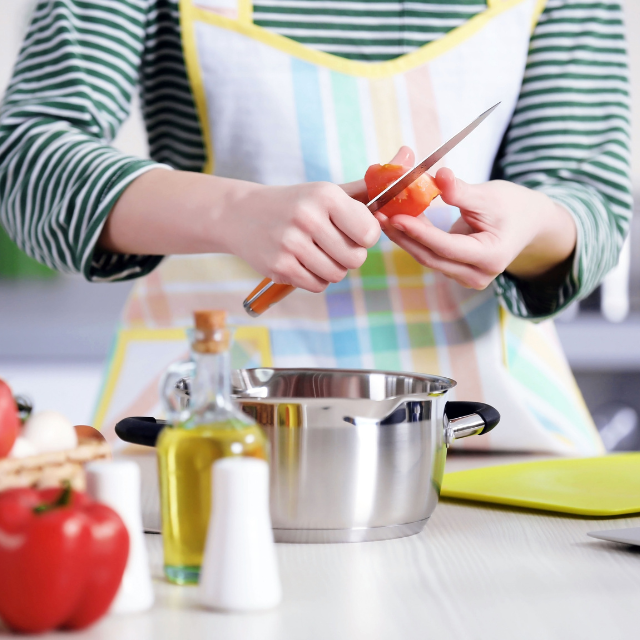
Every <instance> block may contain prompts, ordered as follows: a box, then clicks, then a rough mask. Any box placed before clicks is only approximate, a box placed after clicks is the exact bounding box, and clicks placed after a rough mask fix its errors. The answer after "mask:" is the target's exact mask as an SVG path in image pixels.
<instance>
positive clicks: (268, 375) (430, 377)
mask: <svg viewBox="0 0 640 640" xmlns="http://www.w3.org/2000/svg"><path fill="white" fill-rule="evenodd" d="M256 372H258V373H257V375H256V376H255V377H256V378H257V380H254V381H251V380H248V377H249V376H248V375H246V374H256ZM261 373H262V375H261ZM277 374H280V375H282V374H291V375H296V374H298V375H299V374H303V375H304V374H319V375H322V374H332V375H335V376H339V377H343V376H344V377H348V376H358V377H363V376H371V375H374V376H385V377H399V378H405V379H412V380H422V381H425V382H429V383H432V384H435V385H437V388H435V389H433V390H430V391H418V392H415V393H407V392H404V393H403V392H399V393H397V394H395V395H386V393H385V394H384V397H373V398H372V397H368V398H360V397H353V396H351V395H346V394H343V395H321V396H318V395H304V396H303V395H288V396H282V395H273V396H265V395H264V389H265V387H267V385H268V383H269V382H270V381H271V380H272V379H273V377H274V375H277ZM262 376H264V379H263V380H261V379H260V378H261V377H262ZM232 377H233V396H234V398H236V399H239V400H243V399H247V400H248V399H254V400H266V401H273V400H276V399H282V400H284V399H289V400H291V399H294V398H295V399H300V400H310V399H317V398H336V399H345V400H346V399H349V400H367V401H369V402H371V401H374V402H383V401H389V400H392V399H397V398H407V397H410V396H414V397H415V396H421V397H425V396H426V397H439V396H442V395H444V394H445V393H447V392H448V391H450V390H451V389H453V388H454V387H455V386H456V385H457V383H456V381H455V380H453V379H451V378H446V377H444V376H439V375H435V374H427V373H416V372H407V371H387V370H382V369H342V368H329V367H301V368H299V367H253V368H249V369H235V370H234V371H233V376H232ZM260 382H261V383H263V384H256V383H260ZM249 383H251V384H252V386H248V385H249Z"/></svg>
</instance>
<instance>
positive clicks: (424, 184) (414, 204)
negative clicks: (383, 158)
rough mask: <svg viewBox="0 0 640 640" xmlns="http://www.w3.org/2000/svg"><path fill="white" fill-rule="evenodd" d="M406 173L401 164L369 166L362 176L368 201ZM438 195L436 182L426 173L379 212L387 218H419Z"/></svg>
mask: <svg viewBox="0 0 640 640" xmlns="http://www.w3.org/2000/svg"><path fill="white" fill-rule="evenodd" d="M406 171H407V167H405V166H403V165H401V164H382V165H381V164H373V165H371V166H370V167H369V168H368V169H367V173H366V174H365V176H364V181H365V183H366V185H367V192H368V195H369V199H370V200H372V199H373V198H375V197H376V196H377V195H378V194H380V193H382V191H384V190H385V189H386V188H387V187H388V186H389V185H390V184H392V183H394V182H395V181H396V180H397V179H398V178H400V177H401V176H402V175H404V174H405V173H406ZM439 195H440V189H439V188H438V185H437V184H436V181H435V180H434V179H433V178H432V177H431V176H430V175H429V174H428V173H423V174H422V175H421V176H420V177H419V178H418V179H417V180H414V181H413V182H412V183H411V184H410V185H409V186H408V187H407V188H406V189H404V190H403V191H401V192H400V193H399V194H398V195H397V196H396V197H395V198H393V200H391V201H390V202H388V203H387V204H386V205H385V206H384V207H382V208H381V209H380V211H382V213H384V215H385V216H387V217H389V218H391V217H393V216H397V215H407V216H413V217H415V216H419V215H420V214H421V213H422V212H423V211H424V210H425V209H426V208H427V207H428V206H429V205H430V204H431V201H432V200H433V199H434V198H435V197H436V196H439Z"/></svg>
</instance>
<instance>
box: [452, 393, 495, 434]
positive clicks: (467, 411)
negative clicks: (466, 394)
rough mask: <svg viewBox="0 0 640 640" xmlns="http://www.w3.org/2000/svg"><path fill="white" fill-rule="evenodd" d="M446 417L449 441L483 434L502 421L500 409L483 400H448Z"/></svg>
mask: <svg viewBox="0 0 640 640" xmlns="http://www.w3.org/2000/svg"><path fill="white" fill-rule="evenodd" d="M444 417H445V432H446V437H447V440H448V441H449V440H450V441H453V440H456V439H459V438H466V437H467V436H473V435H476V436H482V435H484V434H485V433H489V431H491V429H493V428H494V427H495V426H496V425H497V424H498V422H500V414H499V413H498V411H497V410H496V409H494V408H493V407H492V406H491V405H488V404H484V403H482V402H463V401H454V402H447V404H445V406H444Z"/></svg>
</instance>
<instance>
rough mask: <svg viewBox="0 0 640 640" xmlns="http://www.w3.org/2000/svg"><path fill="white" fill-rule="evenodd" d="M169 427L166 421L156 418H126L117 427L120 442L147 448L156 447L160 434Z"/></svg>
mask: <svg viewBox="0 0 640 640" xmlns="http://www.w3.org/2000/svg"><path fill="white" fill-rule="evenodd" d="M166 426H167V423H166V421H165V420H156V419H155V418H144V417H139V418H125V419H124V420H120V422H118V424H117V425H116V435H117V436H118V437H119V438H120V440H124V441H125V442H130V443H131V444H141V445H143V446H145V447H155V446H156V440H157V439H158V436H159V435H160V432H161V431H162V430H163V429H164V428H165V427H166Z"/></svg>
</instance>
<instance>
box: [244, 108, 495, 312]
mask: <svg viewBox="0 0 640 640" xmlns="http://www.w3.org/2000/svg"><path fill="white" fill-rule="evenodd" d="M499 104H500V103H499V102H498V103H497V104H494V105H493V107H491V108H490V109H487V110H486V111H485V112H484V113H481V114H480V115H479V116H478V117H477V118H476V119H475V120H474V121H473V122H472V123H471V124H469V125H467V126H466V127H465V128H464V129H462V131H460V132H459V133H456V135H455V136H453V138H451V139H450V140H447V141H446V142H445V143H444V144H443V145H441V146H440V147H438V148H437V149H436V150H435V151H434V152H433V153H431V154H430V155H428V156H427V157H426V158H425V159H424V160H422V161H421V162H419V163H418V164H417V165H416V166H415V167H413V169H409V170H408V171H407V172H406V173H404V174H403V175H401V176H400V177H399V178H398V179H397V180H396V181H395V182H392V183H391V184H390V185H389V186H388V187H387V188H386V189H384V190H383V191H381V192H380V193H379V194H378V195H377V196H376V197H375V198H373V200H371V201H370V202H368V203H367V207H368V209H369V211H371V213H375V212H376V211H378V210H379V209H381V208H382V207H384V205H385V204H387V203H388V202H390V201H391V200H393V199H394V198H395V197H396V196H397V195H398V194H399V193H400V192H401V191H403V190H404V189H406V188H407V187H408V186H409V185H410V184H411V183H412V182H413V181H414V180H416V179H417V178H419V177H420V176H421V175H422V174H423V173H424V172H425V171H427V169H430V168H431V167H432V166H433V165H434V164H435V163H436V162H438V160H441V159H442V158H443V157H444V156H445V155H446V154H447V153H449V151H451V149H453V148H454V147H455V146H456V145H457V144H459V143H460V142H462V141H463V140H464V139H465V138H466V137H467V136H468V135H469V134H470V133H471V132H472V131H473V130H474V129H475V128H476V127H477V126H478V125H479V124H480V123H481V122H482V121H483V120H484V119H485V118H486V117H487V116H488V115H489V114H490V113H491V112H492V111H493V110H494V109H495V108H496V107H497V106H498V105H499ZM293 291H295V287H294V286H292V285H290V284H276V283H275V282H273V281H272V280H270V279H269V278H265V279H264V280H263V281H262V282H261V283H260V284H259V285H258V286H257V287H256V288H255V289H254V290H253V291H252V292H251V293H250V294H249V295H248V296H247V298H246V299H245V301H244V302H243V303H242V306H243V307H244V310H245V311H246V312H247V313H248V314H249V315H250V316H251V317H253V318H256V317H258V316H260V315H262V314H263V313H264V312H265V311H266V310H267V309H269V308H270V307H272V306H273V305H274V304H276V303H277V302H280V300H282V299H283V298H286V297H287V296H288V295H289V294H290V293H292V292H293Z"/></svg>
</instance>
